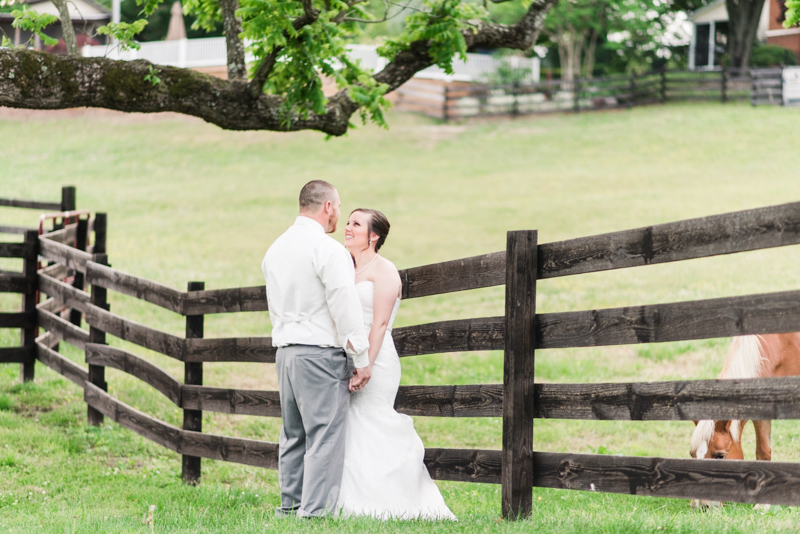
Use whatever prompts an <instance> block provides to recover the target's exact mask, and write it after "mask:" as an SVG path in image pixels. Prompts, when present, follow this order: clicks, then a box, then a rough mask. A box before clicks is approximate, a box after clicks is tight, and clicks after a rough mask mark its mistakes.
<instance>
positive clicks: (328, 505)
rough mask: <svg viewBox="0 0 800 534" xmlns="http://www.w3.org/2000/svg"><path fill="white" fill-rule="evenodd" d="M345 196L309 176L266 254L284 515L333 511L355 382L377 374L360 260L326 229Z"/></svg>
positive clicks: (358, 383) (359, 384)
mask: <svg viewBox="0 0 800 534" xmlns="http://www.w3.org/2000/svg"><path fill="white" fill-rule="evenodd" d="M340 206H341V202H340V201H339V193H338V192H337V191H336V189H335V188H334V187H333V186H332V185H331V184H329V183H328V182H324V181H322V180H313V181H311V182H308V183H307V184H306V185H305V186H304V187H303V189H302V190H301V191H300V215H299V216H298V217H297V219H295V222H294V225H293V226H291V227H290V228H289V229H288V230H287V231H286V232H285V233H284V234H283V235H281V236H280V237H279V238H278V239H277V240H276V241H275V242H274V243H273V244H272V246H271V247H269V250H267V254H266V256H264V261H263V263H262V264H261V269H262V270H263V271H264V277H265V278H266V280H267V301H268V305H269V316H270V320H271V321H272V344H273V345H274V346H276V347H278V354H277V357H276V367H277V371H278V381H279V389H280V397H281V417H282V418H283V428H282V429H281V437H280V452H279V457H278V458H279V459H278V478H279V481H280V487H281V507H280V508H278V509H277V510H276V513H277V514H278V515H279V516H287V515H293V514H296V515H297V516H300V517H319V516H321V515H323V514H326V513H332V512H333V511H334V508H335V507H336V501H337V499H338V497H339V487H340V485H341V480H342V469H343V467H344V465H343V463H344V442H345V430H346V424H347V411H348V408H349V406H350V392H351V391H355V390H358V389H361V388H362V387H364V386H365V385H366V384H367V382H368V381H369V379H370V370H369V368H368V367H367V365H368V363H369V358H368V356H367V350H368V349H369V341H368V340H367V336H366V334H365V331H364V321H363V316H362V311H361V304H360V302H359V300H358V294H357V293H356V288H355V272H354V270H353V260H352V258H351V256H350V254H349V253H348V252H347V250H346V249H345V248H344V246H342V245H341V244H340V243H338V242H337V241H335V240H334V239H333V238H331V237H328V236H327V235H325V234H326V233H332V232H335V231H336V223H337V221H338V220H339V207H340ZM353 365H355V370H353Z"/></svg>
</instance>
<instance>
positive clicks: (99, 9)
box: [0, 0, 111, 22]
mask: <svg viewBox="0 0 800 534" xmlns="http://www.w3.org/2000/svg"><path fill="white" fill-rule="evenodd" d="M21 4H27V5H28V6H29V7H30V8H31V9H33V10H34V11H37V12H39V13H47V14H50V15H55V16H56V17H58V8H56V6H55V5H54V4H53V2H52V1H51V0H27V1H26V2H21V3H20V5H21ZM67 9H68V10H69V14H70V17H71V18H72V20H73V21H77V22H80V21H90V20H97V21H108V20H111V11H110V10H109V9H108V8H107V7H105V6H104V5H102V4H100V3H98V2H95V0H70V1H69V2H67ZM12 18H13V17H12V16H11V13H0V20H1V19H9V20H10V19H12Z"/></svg>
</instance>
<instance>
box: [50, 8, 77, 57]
mask: <svg viewBox="0 0 800 534" xmlns="http://www.w3.org/2000/svg"><path fill="white" fill-rule="evenodd" d="M53 4H55V6H56V8H57V9H58V18H59V19H60V20H61V32H62V33H63V34H64V43H65V44H66V45H67V54H69V55H70V56H77V55H79V54H78V41H77V39H75V28H74V27H73V26H72V18H70V16H69V10H68V9H67V0H53Z"/></svg>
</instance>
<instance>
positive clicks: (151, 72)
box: [144, 65, 161, 87]
mask: <svg viewBox="0 0 800 534" xmlns="http://www.w3.org/2000/svg"><path fill="white" fill-rule="evenodd" d="M147 69H148V73H147V74H145V76H144V81H146V82H150V83H152V84H153V87H155V86H156V85H158V84H160V83H161V78H159V77H158V71H157V70H156V69H155V68H153V66H152V65H148V67H147Z"/></svg>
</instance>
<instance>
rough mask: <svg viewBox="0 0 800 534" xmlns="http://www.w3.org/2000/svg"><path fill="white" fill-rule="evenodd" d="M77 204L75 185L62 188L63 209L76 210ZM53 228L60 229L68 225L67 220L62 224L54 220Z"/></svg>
mask: <svg viewBox="0 0 800 534" xmlns="http://www.w3.org/2000/svg"><path fill="white" fill-rule="evenodd" d="M75 206H77V199H76V194H75V186H72V185H68V186H66V187H62V188H61V211H75ZM53 223H54V224H53V230H60V229H61V228H64V227H65V226H66V221H64V222H63V223H62V224H55V221H53Z"/></svg>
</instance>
